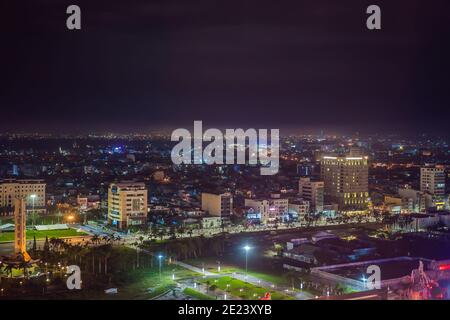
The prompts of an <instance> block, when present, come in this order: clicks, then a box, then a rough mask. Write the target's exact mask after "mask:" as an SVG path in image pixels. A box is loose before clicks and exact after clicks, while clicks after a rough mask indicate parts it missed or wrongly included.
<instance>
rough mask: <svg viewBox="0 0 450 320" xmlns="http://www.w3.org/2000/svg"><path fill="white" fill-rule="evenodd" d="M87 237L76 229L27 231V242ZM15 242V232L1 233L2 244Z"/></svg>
mask: <svg viewBox="0 0 450 320" xmlns="http://www.w3.org/2000/svg"><path fill="white" fill-rule="evenodd" d="M85 235H87V234H86V233H84V232H78V231H77V230H75V229H65V230H40V231H39V230H27V240H33V239H34V238H36V240H40V239H45V238H46V237H48V238H49V239H50V238H64V237H76V236H85ZM9 241H14V232H12V231H8V232H2V233H0V242H9Z"/></svg>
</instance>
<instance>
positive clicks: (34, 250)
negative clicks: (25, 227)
mask: <svg viewBox="0 0 450 320" xmlns="http://www.w3.org/2000/svg"><path fill="white" fill-rule="evenodd" d="M36 250H37V245H36V236H33V247H32V248H31V252H33V254H34V253H36Z"/></svg>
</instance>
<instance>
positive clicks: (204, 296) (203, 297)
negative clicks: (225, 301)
mask: <svg viewBox="0 0 450 320" xmlns="http://www.w3.org/2000/svg"><path fill="white" fill-rule="evenodd" d="M183 293H184V294H185V295H187V296H190V297H192V298H195V299H198V300H215V299H214V298H213V297H211V296H209V295H207V294H204V293H201V292H199V291H197V290H194V289H192V288H186V289H184V290H183Z"/></svg>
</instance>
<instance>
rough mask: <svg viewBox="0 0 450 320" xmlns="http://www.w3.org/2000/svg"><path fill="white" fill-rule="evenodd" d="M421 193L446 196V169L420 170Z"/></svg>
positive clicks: (428, 168)
mask: <svg viewBox="0 0 450 320" xmlns="http://www.w3.org/2000/svg"><path fill="white" fill-rule="evenodd" d="M420 191H422V192H428V193H429V194H432V195H434V196H441V197H443V196H445V169H444V168H443V167H440V166H435V167H422V168H420Z"/></svg>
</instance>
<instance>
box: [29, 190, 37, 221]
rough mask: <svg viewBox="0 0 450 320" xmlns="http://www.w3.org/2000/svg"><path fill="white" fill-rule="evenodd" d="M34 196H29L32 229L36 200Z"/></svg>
mask: <svg viewBox="0 0 450 320" xmlns="http://www.w3.org/2000/svg"><path fill="white" fill-rule="evenodd" d="M36 197H37V196H36V195H35V194H32V195H30V198H31V206H32V211H31V225H32V226H33V227H34V200H35V199H36Z"/></svg>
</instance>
